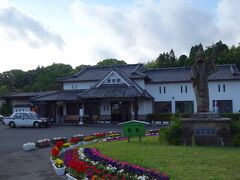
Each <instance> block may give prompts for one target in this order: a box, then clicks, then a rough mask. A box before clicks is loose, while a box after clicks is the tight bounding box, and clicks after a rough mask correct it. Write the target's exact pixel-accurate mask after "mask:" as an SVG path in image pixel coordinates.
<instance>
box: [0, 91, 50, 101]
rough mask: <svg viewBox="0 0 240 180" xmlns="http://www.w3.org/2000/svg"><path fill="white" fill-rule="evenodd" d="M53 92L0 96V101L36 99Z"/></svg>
mask: <svg viewBox="0 0 240 180" xmlns="http://www.w3.org/2000/svg"><path fill="white" fill-rule="evenodd" d="M52 92H55V91H45V92H24V93H17V94H12V95H9V96H1V97H0V99H8V100H11V99H30V98H32V97H36V96H39V95H45V94H49V93H52Z"/></svg>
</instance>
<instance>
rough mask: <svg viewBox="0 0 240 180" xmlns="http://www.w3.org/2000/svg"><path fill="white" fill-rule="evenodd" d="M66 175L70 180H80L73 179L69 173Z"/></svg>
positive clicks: (86, 179) (84, 179)
mask: <svg viewBox="0 0 240 180" xmlns="http://www.w3.org/2000/svg"><path fill="white" fill-rule="evenodd" d="M66 175H67V177H68V180H78V179H76V178H74V177H72V176H71V175H70V174H69V173H67V174H66ZM81 180H88V178H83V179H81Z"/></svg>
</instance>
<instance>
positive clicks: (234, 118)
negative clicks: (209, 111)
mask: <svg viewBox="0 0 240 180" xmlns="http://www.w3.org/2000/svg"><path fill="white" fill-rule="evenodd" d="M220 116H221V117H225V118H230V119H231V121H239V122H240V113H221V114H220Z"/></svg>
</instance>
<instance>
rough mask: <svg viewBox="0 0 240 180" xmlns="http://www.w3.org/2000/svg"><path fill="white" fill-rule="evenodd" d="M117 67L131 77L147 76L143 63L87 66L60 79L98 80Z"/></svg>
mask: <svg viewBox="0 0 240 180" xmlns="http://www.w3.org/2000/svg"><path fill="white" fill-rule="evenodd" d="M114 67H115V68H117V69H119V70H121V71H123V72H124V73H126V75H127V76H128V77H129V78H131V79H134V78H136V79H137V78H146V77H147V76H146V74H144V71H145V69H144V67H143V64H126V65H114V66H104V67H97V66H94V67H87V68H85V69H83V70H81V71H80V72H78V73H76V74H74V75H72V76H69V77H65V78H60V79H58V81H59V82H75V81H77V82H79V81H98V80H100V79H102V78H103V77H104V76H105V75H106V73H107V72H109V70H111V69H113V68H114Z"/></svg>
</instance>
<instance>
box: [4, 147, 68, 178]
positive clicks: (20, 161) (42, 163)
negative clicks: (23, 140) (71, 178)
mask: <svg viewBox="0 0 240 180" xmlns="http://www.w3.org/2000/svg"><path fill="white" fill-rule="evenodd" d="M50 150H51V148H42V149H37V150H35V151H30V152H24V151H23V150H22V151H16V152H12V153H8V154H5V155H0V160H1V161H0V169H1V170H0V179H4V180H16V179H18V180H57V179H66V176H63V177H60V176H57V175H56V174H55V172H54V170H53V168H52V165H51V162H50V159H49V153H50Z"/></svg>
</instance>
